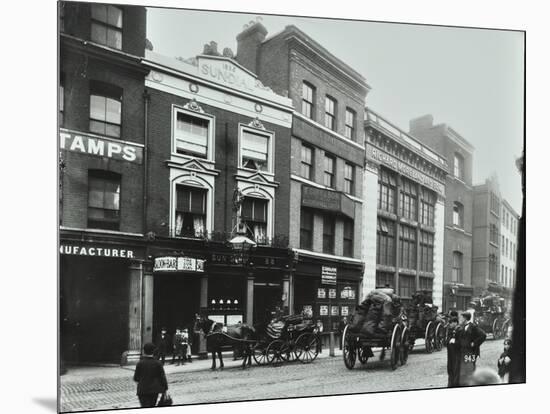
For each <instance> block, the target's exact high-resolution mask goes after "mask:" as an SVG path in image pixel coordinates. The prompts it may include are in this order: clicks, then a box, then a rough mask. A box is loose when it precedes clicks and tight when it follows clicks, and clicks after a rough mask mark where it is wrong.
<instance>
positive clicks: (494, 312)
mask: <svg viewBox="0 0 550 414" xmlns="http://www.w3.org/2000/svg"><path fill="white" fill-rule="evenodd" d="M470 305H471V306H472V307H473V309H474V322H475V324H476V325H477V326H479V327H480V328H481V329H482V330H483V331H484V332H485V333H490V334H493V339H502V338H504V337H505V336H506V334H507V332H508V327H509V326H510V323H511V321H510V319H509V318H507V317H506V309H505V306H504V299H503V298H501V297H500V296H498V295H494V294H487V295H485V296H482V297H480V298H476V299H474V301H472V302H471V304H470Z"/></svg>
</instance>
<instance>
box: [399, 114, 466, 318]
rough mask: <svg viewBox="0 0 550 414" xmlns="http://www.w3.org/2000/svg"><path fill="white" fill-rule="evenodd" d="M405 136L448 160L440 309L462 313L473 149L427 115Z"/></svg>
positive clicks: (454, 133) (452, 131)
mask: <svg viewBox="0 0 550 414" xmlns="http://www.w3.org/2000/svg"><path fill="white" fill-rule="evenodd" d="M409 133H410V134H411V135H412V136H414V137H415V138H417V139H418V140H419V141H420V142H422V143H424V144H426V145H428V146H429V147H430V148H433V149H434V150H435V151H437V152H439V153H440V154H442V155H443V156H444V157H445V158H446V159H447V160H449V164H450V171H449V174H448V175H447V177H446V180H445V211H446V213H445V243H444V246H445V247H444V253H443V254H444V258H443V279H444V286H443V309H444V311H445V312H447V311H448V310H449V309H460V310H464V309H466V308H467V307H468V303H469V302H470V300H471V299H472V294H473V287H472V275H471V269H472V231H473V230H472V224H473V211H472V210H473V188H472V169H473V168H472V164H473V153H474V147H473V146H472V145H471V144H470V143H469V142H468V141H467V140H466V139H464V138H463V137H462V136H461V135H460V134H458V133H457V132H456V131H455V130H454V129H452V128H451V127H450V126H449V125H447V124H437V125H434V123H433V117H432V116H431V115H424V116H421V117H419V118H415V119H413V120H411V121H410V123H409Z"/></svg>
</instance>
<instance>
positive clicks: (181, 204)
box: [174, 185, 207, 237]
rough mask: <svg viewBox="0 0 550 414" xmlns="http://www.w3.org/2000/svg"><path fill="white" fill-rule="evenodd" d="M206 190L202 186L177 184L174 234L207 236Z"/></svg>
mask: <svg viewBox="0 0 550 414" xmlns="http://www.w3.org/2000/svg"><path fill="white" fill-rule="evenodd" d="M206 191H207V190H205V189H202V188H196V187H188V186H184V185H177V186H176V217H175V228H174V235H176V236H181V237H205V235H206Z"/></svg>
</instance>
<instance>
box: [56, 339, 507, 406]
mask: <svg viewBox="0 0 550 414" xmlns="http://www.w3.org/2000/svg"><path fill="white" fill-rule="evenodd" d="M324 352H326V351H324ZM500 352H502V341H500V340H499V341H492V340H488V341H486V342H485V343H484V344H483V345H482V348H481V359H480V361H479V366H488V367H490V368H493V369H494V368H496V360H497V358H498V355H499V354H500ZM325 355H326V354H325ZM446 361H447V352H446V350H445V349H443V351H441V352H435V353H433V354H426V353H425V352H424V351H423V349H422V347H420V346H417V349H415V350H414V351H413V352H412V353H411V355H410V357H409V360H408V362H407V365H405V366H402V367H399V368H397V370H396V371H392V370H391V368H390V365H389V360H388V358H386V360H385V361H379V360H378V355H377V353H375V357H374V358H372V359H370V360H369V361H368V362H367V364H366V365H365V366H361V364H359V363H358V364H357V365H356V366H355V368H354V369H353V370H351V371H350V370H348V369H346V368H345V366H344V363H343V360H342V357H341V356H337V357H334V358H330V357H325V358H321V359H318V360H316V361H314V362H313V363H312V364H309V365H303V364H300V363H299V362H298V363H288V364H284V365H281V366H279V367H259V366H255V365H253V366H252V368H251V369H248V370H245V371H242V370H241V369H239V368H235V367H229V368H228V367H227V366H228V365H233V366H234V365H235V363H233V364H232V363H231V362H232V361H231V362H230V363H227V364H226V369H225V370H223V371H214V372H212V371H210V370H209V369H208V366H209V362H208V361H199V362H200V363H202V365H201V366H202V368H206V369H199V366H198V364H196V365H195V369H196V370H194V371H186V372H183V371H178V370H177V368H176V367H173V366H167V377H168V383H169V392H170V394H171V396H172V398H173V399H174V404H196V403H205V402H221V401H242V400H254V399H269V398H281V397H282V398H285V397H297V396H314V395H335V394H349V393H360V392H375V391H388V390H408V389H418V388H439V387H445V386H446V385H447V372H446ZM117 372H118V374H117V375H114V376H111V377H106V376H105V377H103V378H101V377H99V376H90V375H84V376H81V377H78V378H74V377H73V378H70V376H69V377H68V378H65V376H63V377H61V403H62V410H63V411H84V410H91V409H109V408H130V407H137V406H138V402H137V397H136V395H135V389H136V388H135V387H136V386H135V383H134V382H133V380H132V375H133V369H132V368H127V369H125V370H123V369H121V368H118V371H117Z"/></svg>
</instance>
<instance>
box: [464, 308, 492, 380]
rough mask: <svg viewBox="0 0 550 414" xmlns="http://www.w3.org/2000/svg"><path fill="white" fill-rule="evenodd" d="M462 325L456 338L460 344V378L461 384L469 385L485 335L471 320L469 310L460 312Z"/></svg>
mask: <svg viewBox="0 0 550 414" xmlns="http://www.w3.org/2000/svg"><path fill="white" fill-rule="evenodd" d="M462 318H463V326H461V327H460V328H459V329H458V332H457V338H458V341H459V344H460V357H461V360H460V379H459V383H460V385H461V386H463V385H469V382H470V377H471V376H472V374H473V373H474V371H475V369H476V362H477V359H478V358H479V355H480V351H479V347H480V346H481V344H482V343H483V342H485V339H486V338H487V335H486V334H485V332H483V330H481V328H479V327H478V326H477V325H476V324H474V323H473V322H472V314H471V313H470V312H464V313H462Z"/></svg>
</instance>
